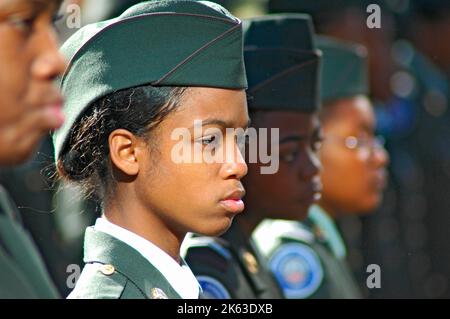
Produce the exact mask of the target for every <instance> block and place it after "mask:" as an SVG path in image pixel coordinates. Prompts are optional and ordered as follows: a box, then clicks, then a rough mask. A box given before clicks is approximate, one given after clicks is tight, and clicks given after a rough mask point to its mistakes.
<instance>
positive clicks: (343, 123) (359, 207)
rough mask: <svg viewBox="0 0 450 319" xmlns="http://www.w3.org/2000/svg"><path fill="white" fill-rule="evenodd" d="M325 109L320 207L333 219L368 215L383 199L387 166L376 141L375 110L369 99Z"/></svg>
mask: <svg viewBox="0 0 450 319" xmlns="http://www.w3.org/2000/svg"><path fill="white" fill-rule="evenodd" d="M325 107H326V108H327V113H326V115H325V116H324V119H323V122H322V125H323V131H324V143H323V145H322V148H321V151H320V156H321V161H322V172H321V179H322V183H323V193H322V199H321V202H320V204H321V205H322V206H323V207H324V208H325V209H326V210H327V212H328V213H330V215H338V214H342V213H347V214H352V213H353V214H354V213H360V212H369V211H371V210H373V209H375V208H376V207H377V205H378V204H379V203H380V201H381V199H382V191H383V189H384V187H385V183H386V170H385V167H386V165H387V163H388V154H387V153H386V151H385V149H384V148H383V147H382V146H381V144H379V143H377V142H376V140H375V137H374V130H375V117H374V113H373V110H372V106H371V104H370V102H369V100H368V99H367V98H365V97H355V98H350V99H342V100H339V101H337V102H335V103H334V104H332V105H329V106H325Z"/></svg>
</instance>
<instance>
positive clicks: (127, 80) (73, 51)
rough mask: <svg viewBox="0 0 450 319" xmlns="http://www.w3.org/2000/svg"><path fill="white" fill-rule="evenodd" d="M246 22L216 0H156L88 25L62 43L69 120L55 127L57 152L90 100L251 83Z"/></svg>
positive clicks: (62, 83) (62, 84) (62, 81)
mask: <svg viewBox="0 0 450 319" xmlns="http://www.w3.org/2000/svg"><path fill="white" fill-rule="evenodd" d="M242 45H243V41H242V23H241V21H240V20H239V19H237V18H236V17H234V16H233V15H231V14H230V13H229V12H228V11H227V10H225V9H224V8H223V7H221V6H219V5H217V4H215V3H212V2H208V1H189V0H180V1H176V0H172V1H148V2H143V3H140V4H137V5H135V6H133V7H131V8H129V9H128V10H127V11H125V12H124V13H123V14H122V15H120V16H119V17H117V18H114V19H111V20H107V21H102V22H99V23H95V24H91V25H87V26H86V27H84V28H82V29H80V30H79V31H78V32H76V33H75V34H74V35H73V36H72V37H70V38H69V39H68V40H67V41H66V43H64V45H63V46H62V48H61V51H62V53H63V54H64V55H65V56H66V57H67V59H68V60H69V61H70V62H69V66H68V67H67V69H66V71H65V73H64V74H63V77H62V80H61V89H62V93H63V95H64V97H65V99H66V103H65V105H64V113H65V115H66V122H65V123H64V125H63V127H62V128H60V129H59V130H57V131H56V132H55V134H54V135H53V142H54V145H55V155H56V158H58V157H59V155H60V153H61V151H62V150H63V148H64V146H65V144H64V143H66V139H67V137H68V135H69V132H70V129H71V128H72V126H73V125H74V123H75V121H76V120H77V119H78V117H79V116H81V114H82V113H83V112H85V111H86V108H87V107H88V106H89V105H90V104H92V103H93V102H95V101H96V100H98V99H99V98H101V97H104V96H106V95H108V94H110V93H112V92H115V91H118V90H122V89H127V88H131V87H135V86H140V85H146V84H148V85H153V86H196V87H216V88H225V89H245V88H247V80H246V77H245V68H244V59H243V48H242Z"/></svg>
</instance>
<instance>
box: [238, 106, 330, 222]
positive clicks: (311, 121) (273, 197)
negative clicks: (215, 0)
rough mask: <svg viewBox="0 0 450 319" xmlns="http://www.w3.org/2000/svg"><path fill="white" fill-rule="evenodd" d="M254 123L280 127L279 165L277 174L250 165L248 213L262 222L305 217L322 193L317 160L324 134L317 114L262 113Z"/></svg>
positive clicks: (245, 181) (258, 164)
mask: <svg viewBox="0 0 450 319" xmlns="http://www.w3.org/2000/svg"><path fill="white" fill-rule="evenodd" d="M252 121H253V123H254V124H255V127H257V128H258V127H259V128H279V135H280V136H279V138H280V144H279V156H280V159H279V160H280V165H279V169H278V172H276V173H275V174H267V175H264V174H261V171H260V166H261V164H260V163H256V164H249V172H248V175H247V177H246V178H245V179H244V184H245V186H246V190H247V195H246V198H245V199H246V205H247V212H246V214H258V217H260V219H264V218H280V219H293V220H299V219H303V218H305V217H306V215H307V211H308V208H309V206H310V205H311V204H312V203H313V202H314V200H315V198H317V196H318V194H319V193H320V190H321V184H320V179H319V169H320V162H319V159H318V157H317V151H318V148H319V144H320V142H321V131H320V126H319V121H318V119H317V116H316V114H307V113H300V112H292V111H261V112H258V113H257V114H256V116H255V117H254V118H252ZM268 131H270V130H268ZM243 217H244V216H243Z"/></svg>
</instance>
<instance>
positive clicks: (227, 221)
mask: <svg viewBox="0 0 450 319" xmlns="http://www.w3.org/2000/svg"><path fill="white" fill-rule="evenodd" d="M232 222H233V217H224V218H221V219H220V220H215V221H211V222H209V223H208V222H204V223H203V225H202V226H201V227H199V229H198V231H197V232H196V233H198V234H201V235H203V236H210V237H218V236H220V235H223V234H224V233H225V232H226V231H227V230H228V229H229V228H230V226H231V223H232Z"/></svg>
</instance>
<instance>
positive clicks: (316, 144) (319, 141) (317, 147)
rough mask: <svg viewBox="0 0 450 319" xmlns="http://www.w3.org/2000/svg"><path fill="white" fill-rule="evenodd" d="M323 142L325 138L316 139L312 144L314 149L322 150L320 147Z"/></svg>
mask: <svg viewBox="0 0 450 319" xmlns="http://www.w3.org/2000/svg"><path fill="white" fill-rule="evenodd" d="M322 143H323V138H319V139H317V140H315V141H314V142H313V143H312V145H311V148H312V150H313V151H315V152H317V151H318V150H320V148H321V147H322Z"/></svg>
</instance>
